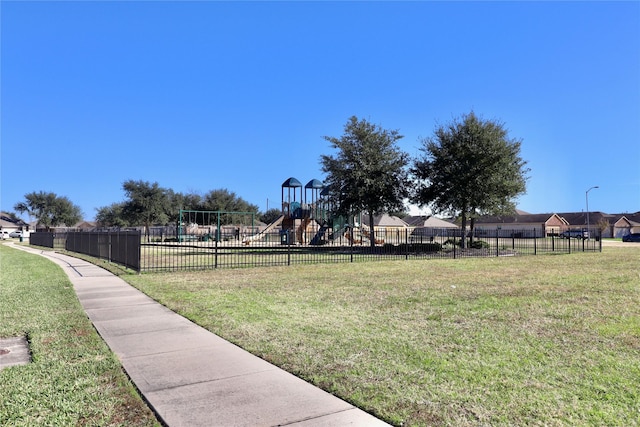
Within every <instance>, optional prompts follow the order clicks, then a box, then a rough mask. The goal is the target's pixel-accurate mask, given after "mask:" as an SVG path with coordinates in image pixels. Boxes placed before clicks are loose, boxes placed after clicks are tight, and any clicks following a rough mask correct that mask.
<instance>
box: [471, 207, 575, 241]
mask: <svg viewBox="0 0 640 427" xmlns="http://www.w3.org/2000/svg"><path fill="white" fill-rule="evenodd" d="M474 227H475V232H476V234H477V235H479V236H482V235H485V234H486V235H495V233H496V230H498V233H499V235H500V236H501V237H511V236H516V237H517V236H522V237H532V236H538V237H543V236H555V235H558V234H560V233H561V232H563V231H565V230H567V229H569V228H571V224H570V223H569V222H567V221H566V220H565V218H564V217H563V216H562V215H560V214H555V213H544V214H524V215H505V216H482V217H479V218H476V219H475V226H474Z"/></svg>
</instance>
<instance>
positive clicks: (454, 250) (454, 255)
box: [453, 232, 464, 259]
mask: <svg viewBox="0 0 640 427" xmlns="http://www.w3.org/2000/svg"><path fill="white" fill-rule="evenodd" d="M463 233H464V232H463ZM456 246H458V242H457V241H456V235H455V234H454V235H453V259H456Z"/></svg>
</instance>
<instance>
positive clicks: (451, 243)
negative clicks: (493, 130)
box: [140, 228, 602, 271]
mask: <svg viewBox="0 0 640 427" xmlns="http://www.w3.org/2000/svg"><path fill="white" fill-rule="evenodd" d="M416 230H420V232H416ZM416 230H410V229H400V228H383V229H378V230H376V231H375V236H374V237H372V236H370V235H369V234H368V233H366V232H359V231H357V230H355V231H354V230H353V229H348V230H344V231H341V232H340V233H335V235H331V234H329V230H324V232H323V230H322V229H320V230H317V231H314V232H310V233H306V232H300V231H297V230H288V231H281V230H280V231H271V232H268V233H256V234H249V235H247V234H239V233H237V232H235V233H226V234H225V233H224V232H223V233H221V234H220V236H219V238H213V239H212V238H210V236H209V235H204V236H202V237H198V236H192V237H191V238H189V239H186V240H185V239H181V241H177V239H174V238H164V239H158V238H153V237H151V238H150V239H149V240H150V241H151V242H148V243H142V245H141V260H140V268H141V271H171V270H198V269H213V268H233V267H235V268H237V267H253V266H275V265H293V264H311V263H314V264H317V263H339V262H359V261H373V260H394V259H428V258H451V259H455V258H465V257H505V256H523V255H538V254H545V253H557V254H560V253H571V252H588V251H601V250H602V242H601V239H600V235H599V233H597V231H596V230H593V231H592V233H591V234H590V235H589V238H572V239H566V238H562V237H560V236H557V235H549V236H546V235H545V236H542V235H536V231H535V230H516V229H512V230H507V229H495V230H483V231H479V232H478V233H477V234H476V235H475V236H473V237H472V236H465V237H464V240H465V244H464V247H463V245H462V240H463V237H462V234H461V232H460V231H459V230H455V229H454V230H451V229H427V230H428V231H425V230H424V229H416ZM372 238H373V239H374V240H373V245H372V240H371V239H372Z"/></svg>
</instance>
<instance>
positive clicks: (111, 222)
mask: <svg viewBox="0 0 640 427" xmlns="http://www.w3.org/2000/svg"><path fill="white" fill-rule="evenodd" d="M123 209H124V203H122V202H120V203H112V204H110V205H109V206H103V207H100V208H97V209H96V222H97V223H98V225H99V226H100V227H118V228H119V227H127V226H129V225H131V224H129V223H128V222H127V220H126V219H125V218H124V216H123V215H122V210H123Z"/></svg>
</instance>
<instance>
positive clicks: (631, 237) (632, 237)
mask: <svg viewBox="0 0 640 427" xmlns="http://www.w3.org/2000/svg"><path fill="white" fill-rule="evenodd" d="M622 241H623V242H640V233H630V234H625V235H624V236H622Z"/></svg>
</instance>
